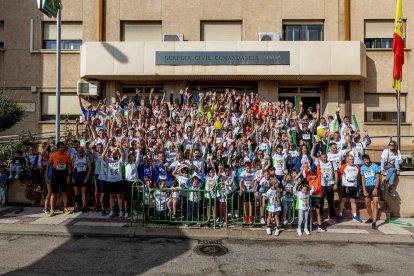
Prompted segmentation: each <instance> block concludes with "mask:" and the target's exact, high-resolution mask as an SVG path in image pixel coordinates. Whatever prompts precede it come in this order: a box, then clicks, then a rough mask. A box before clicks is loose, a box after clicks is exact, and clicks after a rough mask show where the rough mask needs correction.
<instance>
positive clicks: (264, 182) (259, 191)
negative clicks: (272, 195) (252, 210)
mask: <svg viewBox="0 0 414 276" xmlns="http://www.w3.org/2000/svg"><path fill="white" fill-rule="evenodd" d="M256 181H258V182H259V181H260V182H259V184H258V185H257V186H256V189H255V191H256V195H257V198H258V200H259V201H260V224H262V225H265V223H266V222H265V219H264V215H265V206H266V192H267V191H268V190H269V188H270V185H269V181H270V174H269V171H268V170H264V171H263V178H262V179H260V180H256Z"/></svg>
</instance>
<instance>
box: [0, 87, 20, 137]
mask: <svg viewBox="0 0 414 276" xmlns="http://www.w3.org/2000/svg"><path fill="white" fill-rule="evenodd" d="M23 116H24V110H23V108H22V107H21V106H19V105H18V104H17V103H15V102H13V101H12V100H10V99H9V98H7V97H5V96H2V95H0V131H5V130H6V129H9V128H11V127H13V126H14V125H15V124H17V123H18V122H20V121H21V120H22V119H23Z"/></svg>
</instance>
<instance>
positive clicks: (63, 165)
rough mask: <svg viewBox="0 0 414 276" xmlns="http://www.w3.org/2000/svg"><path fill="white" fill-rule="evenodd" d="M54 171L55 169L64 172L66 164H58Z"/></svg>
mask: <svg viewBox="0 0 414 276" xmlns="http://www.w3.org/2000/svg"><path fill="white" fill-rule="evenodd" d="M56 169H57V170H58V171H64V170H66V164H65V163H58V164H57V165H56Z"/></svg>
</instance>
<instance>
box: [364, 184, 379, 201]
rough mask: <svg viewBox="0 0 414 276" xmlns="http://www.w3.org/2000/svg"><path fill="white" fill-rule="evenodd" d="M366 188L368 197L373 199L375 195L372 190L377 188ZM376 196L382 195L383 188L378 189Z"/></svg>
mask: <svg viewBox="0 0 414 276" xmlns="http://www.w3.org/2000/svg"><path fill="white" fill-rule="evenodd" d="M365 189H366V190H367V193H368V196H366V198H370V199H372V198H373V197H374V196H373V195H372V192H373V191H374V189H375V186H366V187H365ZM376 197H381V189H377V196H376Z"/></svg>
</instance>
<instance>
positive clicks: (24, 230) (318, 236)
mask: <svg viewBox="0 0 414 276" xmlns="http://www.w3.org/2000/svg"><path fill="white" fill-rule="evenodd" d="M0 234H1V235H29V236H30V235H31V236H59V237H111V238H172V239H195V240H200V239H201V240H206V239H207V240H253V241H274V242H295V243H299V242H300V243H303V242H310V243H358V244H403V245H414V236H412V235H386V234H337V233H329V232H328V233H312V235H310V236H301V237H299V236H298V235H297V234H296V232H293V231H292V232H282V233H281V234H280V236H278V237H275V236H273V235H266V234H265V232H264V231H249V230H241V229H214V230H209V229H190V228H179V227H176V228H155V227H151V228H146V227H141V226H134V227H105V228H102V227H96V226H61V225H27V224H3V225H0Z"/></svg>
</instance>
